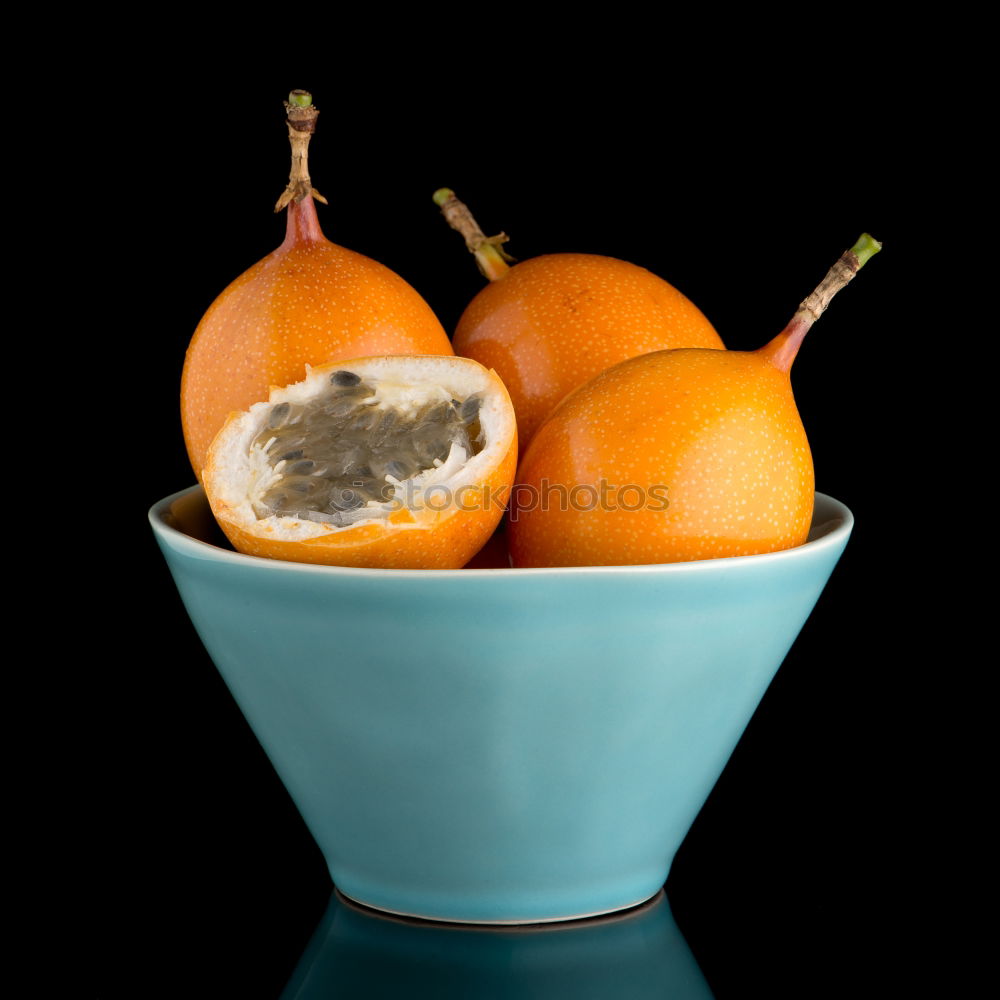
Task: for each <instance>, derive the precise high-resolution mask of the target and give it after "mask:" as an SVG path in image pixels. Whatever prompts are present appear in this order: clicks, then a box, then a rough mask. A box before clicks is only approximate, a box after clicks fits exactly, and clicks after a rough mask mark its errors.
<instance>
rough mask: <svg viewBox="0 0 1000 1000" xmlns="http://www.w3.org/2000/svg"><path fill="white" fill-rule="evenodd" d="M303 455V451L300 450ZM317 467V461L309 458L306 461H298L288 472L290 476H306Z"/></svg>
mask: <svg viewBox="0 0 1000 1000" xmlns="http://www.w3.org/2000/svg"><path fill="white" fill-rule="evenodd" d="M299 454H300V455H301V454H302V452H299ZM315 468H316V463H315V462H314V461H312V459H309V458H307V459H306V460H305V461H304V462H296V463H295V464H294V465H293V466H292V467H291V468H290V469H289V470H288V472H287V473H286V474H287V475H289V476H305V475H308V474H309V473H310V472H312V470H313V469H315Z"/></svg>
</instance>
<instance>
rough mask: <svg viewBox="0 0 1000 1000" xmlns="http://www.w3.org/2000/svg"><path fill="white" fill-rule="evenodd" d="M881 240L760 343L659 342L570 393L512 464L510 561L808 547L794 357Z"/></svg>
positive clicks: (861, 244)
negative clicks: (703, 346)
mask: <svg viewBox="0 0 1000 1000" xmlns="http://www.w3.org/2000/svg"><path fill="white" fill-rule="evenodd" d="M881 248H882V244H881V243H879V242H878V241H877V240H875V239H873V238H872V237H871V236H870V235H869V234H868V233H863V234H862V235H861V237H860V238H859V239H858V241H857V242H856V243H855V244H854V246H853V247H851V249H850V250H847V251H845V252H844V253H843V254H841V256H840V258H839V259H838V260H837V261H836V263H835V264H834V265H833V267H831V268H830V270H829V271H828V272H827V274H826V277H825V278H823V280H822V281H821V282H820V283H819V285H817V286H816V288H815V289H814V290H813V291H812V292H811V293H810V294H809V295H808V296H806V298H805V299H804V300H803V301H802V303H801V305H800V306H799V308H798V309H797V310H796V312H795V315H794V316H792V318H791V320H790V321H789V322H788V324H787V325H786V326H785V328H784V329H783V330H782V331H781V333H779V334H778V336H777V337H775V338H774V339H773V340H772V341H771V342H770V343H768V344H765V345H764V346H763V347H762V348H760V349H759V350H757V351H724V350H723V351H718V350H684V349H681V350H671V351H657V352H655V353H652V354H646V355H643V356H641V357H637V358H633V359H631V360H630V361H626V362H624V363H622V364H620V365H616V366H615V367H614V368H611V369H609V370H608V371H605V372H603V373H602V374H601V375H599V376H598V377H597V378H595V379H593V380H592V381H590V382H588V383H587V384H586V385H585V386H583V387H581V388H580V389H578V390H577V391H576V392H574V393H573V394H572V395H570V396H569V397H567V398H566V399H565V400H564V401H563V402H562V403H561V404H560V405H559V406H558V407H557V408H556V410H555V411H554V412H553V413H552V415H551V416H550V417H549V418H548V420H547V421H546V422H545V423H544V424H543V425H542V427H541V429H540V430H539V431H538V433H537V434H536V435H535V438H534V440H533V441H532V443H531V445H530V446H529V448H528V450H527V453H526V454H525V455H524V458H523V461H522V462H521V465H520V467H519V469H518V473H517V487H516V489H515V492H514V496H513V506H512V510H511V526H510V551H511V558H512V560H513V563H514V565H515V566H608V565H611V566H619V565H621V566H624V565H635V564H643V563H667V562H688V561H691V560H695V559H720V558H726V557H729V556H746V555H756V554H759V553H765V552H777V551H780V550H782V549H789V548H793V547H794V546H797V545H801V544H802V543H803V542H805V541H806V538H807V536H808V533H809V525H810V522H811V521H812V512H813V502H814V499H815V494H814V489H815V482H814V480H815V477H814V473H813V462H812V454H811V452H810V450H809V442H808V440H807V439H806V432H805V428H804V427H803V426H802V420H801V418H800V417H799V411H798V408H797V407H796V405H795V399H794V397H793V395H792V384H791V379H790V371H791V367H792V362H793V361H794V360H795V357H796V355H797V353H798V350H799V347H800V346H801V345H802V340H803V338H804V337H805V335H806V333H807V332H808V330H809V329H810V327H811V326H812V324H813V323H815V322H816V320H817V319H819V317H820V316H821V315H822V314H823V312H824V311H825V309H826V308H827V306H828V305H829V304H830V300H831V299H832V298H833V296H834V295H836V294H837V292H838V291H839V290H840V289H842V288H843V287H844V286H845V285H846V284H847V283H848V282H849V281H851V280H852V279H853V277H854V276H855V275H856V274H857V273H858V271H859V270H860V269H861V267H862V266H863V265H864V264H865V262H866V261H868V260H870V259H871V257H872V256H874V255H875V254H876V253H878V252H879V250H881Z"/></svg>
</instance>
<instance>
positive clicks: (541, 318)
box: [434, 188, 724, 450]
mask: <svg viewBox="0 0 1000 1000" xmlns="http://www.w3.org/2000/svg"><path fill="white" fill-rule="evenodd" d="M434 200H435V201H436V202H437V204H438V205H440V206H441V210H442V212H443V213H444V215H445V218H446V219H447V220H448V222H449V224H450V225H451V226H452V227H453V228H454V229H456V230H458V232H460V233H462V235H463V236H464V237H465V240H466V245H467V246H468V247H469V249H470V250H471V251H472V252H473V253H474V255H475V257H476V260H477V263H478V264H479V267H480V270H481V271H482V272H483V274H484V275H485V276H486V277H487V278H489V279H490V283H489V284H488V285H487V286H486V287H485V288H484V289H482V291H480V292H479V293H478V294H477V295H476V297H475V298H474V299H473V300H472V301H471V302H470V303H469V305H468V306H467V307H466V309H465V312H464V313H463V314H462V316H461V318H460V319H459V321H458V326H457V328H456V330H455V337H454V341H453V346H454V349H455V353H456V354H461V355H464V356H465V357H469V358H475V359H476V360H477V361H479V362H480V363H481V364H484V365H486V366H487V367H488V368H494V369H496V371H497V373H498V374H499V375H500V377H501V378H502V379H503V381H504V384H505V385H506V386H507V389H508V391H509V392H510V396H511V399H512V400H513V401H514V411H515V413H517V429H518V435H519V437H520V441H521V448H522V450H523V449H524V448H527V446H528V445H529V443H530V442H531V438H532V437H533V436H534V433H535V431H536V430H537V429H538V427H539V426H540V424H541V423H542V421H543V420H544V419H545V418H546V417H547V416H548V415H549V413H550V412H551V411H552V409H553V408H554V407H555V406H556V404H557V403H559V402H560V401H561V400H562V399H563V398H564V397H565V396H566V395H567V394H568V393H569V392H571V391H572V390H573V389H575V388H576V387H577V386H580V385H583V383H584V382H587V381H589V380H590V379H591V378H593V377H594V376H595V375H598V374H599V373H600V372H602V371H604V370H605V369H606V368H610V367H611V366H612V365H616V364H618V363H619V362H620V361H625V360H626V359H628V358H632V357H635V356H636V355H638V354H648V353H649V352H651V351H660V350H666V349H669V348H674V347H712V348H722V347H723V346H724V345H723V343H722V341H721V340H720V339H719V335H718V334H717V333H716V332H715V329H714V327H713V326H712V324H711V323H710V322H709V321H708V320H707V319H706V318H705V316H704V314H703V313H702V312H701V310H700V309H699V308H698V307H697V306H696V305H695V304H694V303H693V302H691V300H690V299H688V298H687V297H686V296H684V295H683V294H682V293H681V292H679V291H678V290H677V289H676V288H674V286H673V285H671V284H669V283H668V282H666V281H664V280H663V279H662V278H659V277H657V276H656V275H655V274H653V273H652V272H651V271H647V270H646V269H645V268H644V267H639V266H638V265H636V264H630V263H628V262H627V261H624V260H618V259H616V258H614V257H602V256H599V255H596V254H586V253H555V254H546V255H543V256H540V257H533V258H531V259H529V260H524V261H521V262H520V263H518V264H514V265H513V266H511V264H510V261H511V260H512V258H510V257H508V256H507V255H506V254H504V253H503V251H502V250H501V249H500V246H499V244H500V243H502V242H503V241H505V240H506V237H505V236H502V235H501V236H498V237H486V236H484V235H483V232H482V230H481V229H480V228H479V226H478V225H477V224H476V222H475V220H474V219H473V217H472V215H471V214H470V213H469V210H468V208H467V207H466V206H465V205H464V204H463V203H462V202H460V201H459V200H458V199H457V198H456V197H455V194H454V192H453V191H450V190H449V189H447V188H442V189H441V190H439V191H437V192H436V193H435V195H434Z"/></svg>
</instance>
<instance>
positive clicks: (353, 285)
mask: <svg viewBox="0 0 1000 1000" xmlns="http://www.w3.org/2000/svg"><path fill="white" fill-rule="evenodd" d="M311 101H312V99H311V97H310V96H309V95H308V94H306V93H305V92H303V91H293V93H292V94H291V95H290V100H289V102H286V107H287V109H288V130H289V137H290V140H291V143H292V174H291V178H290V180H289V184H288V187H287V188H286V190H285V193H284V194H283V195H282V197H281V199H279V201H278V209H282V208H285V206H286V205H287V225H286V233H285V240H284V242H283V243H282V244H281V246H280V247H278V249H277V250H275V251H274V252H273V253H271V254H269V255H268V256H267V257H265V258H264V259H263V260H261V261H259V262H258V263H257V264H255V265H254V266H253V267H251V268H250V269H249V270H248V271H245V272H244V273H243V274H241V275H240V276H239V277H238V278H237V279H236V280H235V281H234V282H233V283H232V284H231V285H229V287H228V288H226V289H225V290H224V291H223V292H222V294H221V295H219V297H218V298H217V299H216V300H215V301H214V302H213V303H212V305H211V306H210V307H209V309H208V311H207V312H206V313H205V315H204V317H203V318H202V320H201V322H200V323H199V324H198V328H197V330H195V333H194V337H193V338H192V340H191V344H190V346H189V347H188V351H187V357H186V360H185V362H184V372H183V375H182V378H181V419H182V423H183V427H184V439H185V443H186V445H187V449H188V456H189V458H190V460H191V465H192V466H193V468H194V471H195V474H196V475H197V476H198V477H199V479H200V478H201V473H202V468H203V466H204V462H205V455H206V453H207V451H208V446H209V444H210V443H211V441H212V438H213V437H215V435H216V433H218V431H219V428H220V427H222V424H223V423H224V422H225V419H226V417H227V416H228V415H229V414H230V413H231V412H232V411H233V410H245V409H246V408H247V407H248V406H250V404H251V403H256V402H259V401H261V400H264V399H267V394H268V391H269V389H270V388H271V386H274V385H287V384H288V383H290V382H293V381H295V380H296V379H297V378H300V377H301V375H302V371H303V367H304V366H305V365H307V364H312V365H316V364H325V363H326V362H328V361H335V360H337V359H346V358H357V357H368V356H373V355H377V354H448V355H450V354H453V353H454V352H453V350H452V347H451V343H450V342H449V340H448V335H447V334H446V333H445V331H444V329H443V327H442V326H441V324H440V322H439V321H438V319H437V317H436V316H435V315H434V313H433V312H432V310H431V308H430V306H428V305H427V303H426V302H425V301H424V300H423V298H421V296H420V295H419V294H418V293H417V292H416V291H415V290H414V289H413V288H412V287H411V286H410V285H409V284H407V282H406V281H404V280H403V279H402V278H401V277H400V276H399V275H398V274H396V273H395V272H393V271H391V270H390V269H389V268H387V267H386V266H385V265H383V264H380V263H378V262H377V261H374V260H372V259H371V258H369V257H365V256H363V255H362V254H359V253H355V252H353V251H351V250H347V249H345V248H344V247H341V246H337V245H336V244H334V243H331V242H330V241H329V240H328V239H326V237H325V236H324V235H323V232H322V230H321V229H320V226H319V220H318V218H317V216H316V205H315V199H316V198H319V199H320V200H322V201H325V199H324V198H322V196H320V195H319V194H318V193H317V192H316V191H315V190H314V189H313V187H312V183H311V181H310V179H309V172H308V158H307V150H308V143H309V138H310V136H311V134H312V129H313V127H314V126H315V120H316V115H317V114H318V111H317V110H316V108H314V107H313V106H312V103H311Z"/></svg>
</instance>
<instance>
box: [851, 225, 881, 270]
mask: <svg viewBox="0 0 1000 1000" xmlns="http://www.w3.org/2000/svg"><path fill="white" fill-rule="evenodd" d="M881 249H882V244H881V243H879V241H878V240H877V239H875V238H874V237H873V236H870V235H869V234H868V233H862V234H861V236H860V237H859V238H858V242H857V243H855V244H854V246H852V247H851V250H850V252H851V253H852V254H854V256H855V257H857V258H858V267H864V265H865V264H867V263H868V261H870V260H871V259H872V257H874V256H875V254H877V253H878V252H879V250H881Z"/></svg>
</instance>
